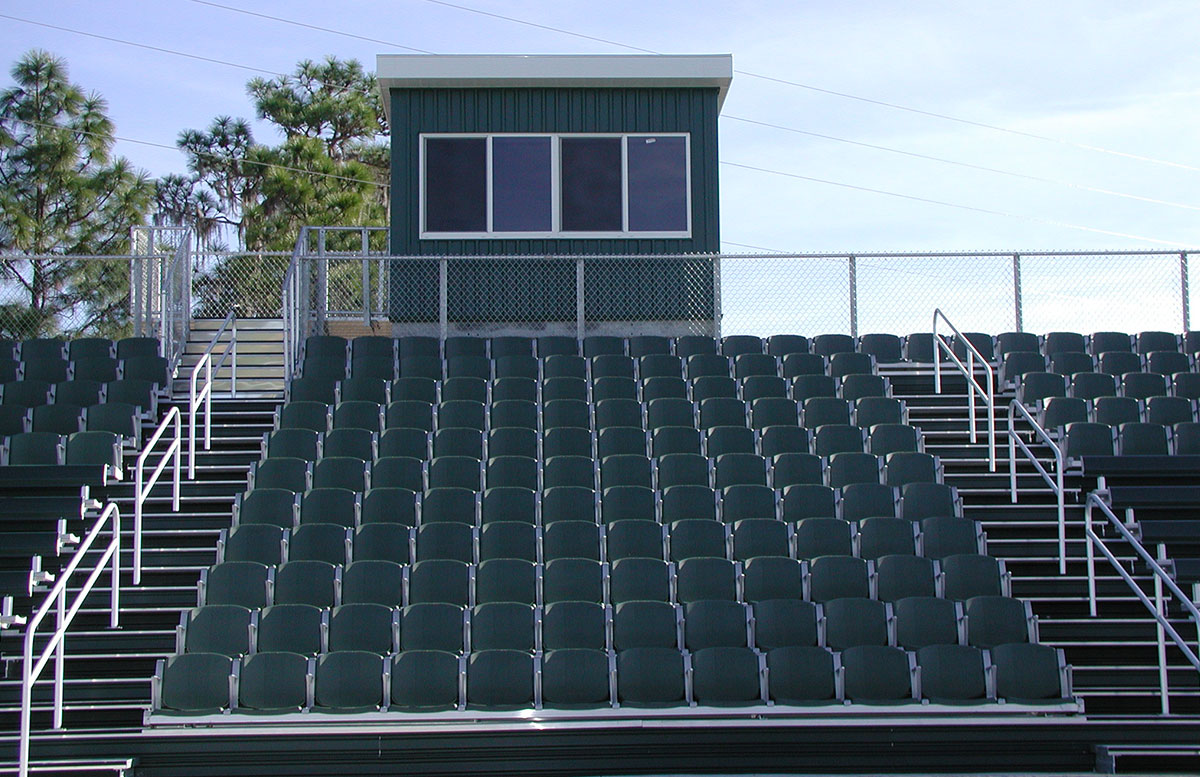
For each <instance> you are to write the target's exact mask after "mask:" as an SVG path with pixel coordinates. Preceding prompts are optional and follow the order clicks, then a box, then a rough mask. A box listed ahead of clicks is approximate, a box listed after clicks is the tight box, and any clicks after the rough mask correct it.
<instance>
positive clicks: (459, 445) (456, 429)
mask: <svg viewBox="0 0 1200 777" xmlns="http://www.w3.org/2000/svg"><path fill="white" fill-rule="evenodd" d="M433 456H434V459H438V458H441V457H443V456H463V457H467V458H472V459H475V460H476V461H482V460H483V432H481V431H480V430H478V429H471V428H468V427H463V426H451V427H442V428H440V429H438V430H437V431H436V432H434V433H433Z"/></svg>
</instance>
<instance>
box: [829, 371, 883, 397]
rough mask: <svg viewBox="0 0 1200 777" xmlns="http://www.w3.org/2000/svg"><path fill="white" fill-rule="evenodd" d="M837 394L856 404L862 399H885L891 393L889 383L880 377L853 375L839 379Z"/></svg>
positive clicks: (862, 374)
mask: <svg viewBox="0 0 1200 777" xmlns="http://www.w3.org/2000/svg"><path fill="white" fill-rule="evenodd" d="M838 393H839V395H840V396H841V397H842V399H845V400H847V401H848V402H857V401H858V400H859V399H862V398H863V397H886V396H890V395H891V393H892V385H891V382H890V381H889V380H888V379H887V378H885V377H883V376H882V375H871V374H866V373H855V374H852V375H847V376H845V377H844V378H842V379H841V382H840V383H839V385H838Z"/></svg>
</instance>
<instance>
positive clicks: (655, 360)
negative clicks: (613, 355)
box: [630, 342, 683, 382]
mask: <svg viewBox="0 0 1200 777" xmlns="http://www.w3.org/2000/svg"><path fill="white" fill-rule="evenodd" d="M630 344H631V345H632V342H631V343H630ZM634 358H636V359H637V373H638V377H639V378H640V379H641V380H642V381H643V382H645V381H647V380H650V379H651V378H683V359H680V358H679V357H678V356H676V355H674V354H672V353H670V352H656V353H649V354H643V355H642V356H640V357H634Z"/></svg>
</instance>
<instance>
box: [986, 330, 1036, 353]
mask: <svg viewBox="0 0 1200 777" xmlns="http://www.w3.org/2000/svg"><path fill="white" fill-rule="evenodd" d="M995 345H996V349H995V350H996V355H997V356H999V357H1001V358H1003V356H1004V354H1006V353H1009V352H1010V351H1040V350H1041V343H1040V342H1039V340H1038V336H1037V335H1035V334H1033V333H1032V332H1001V333H1000V334H998V335H996V339H995Z"/></svg>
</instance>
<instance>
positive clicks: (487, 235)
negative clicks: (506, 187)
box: [417, 132, 692, 240]
mask: <svg viewBox="0 0 1200 777" xmlns="http://www.w3.org/2000/svg"><path fill="white" fill-rule="evenodd" d="M455 138H463V139H478V138H483V139H485V140H486V141H487V143H486V153H485V162H484V164H485V165H486V170H485V172H484V179H485V193H486V206H485V210H486V217H487V218H486V230H485V231H483V232H431V231H429V230H428V229H426V221H427V219H426V186H425V184H426V151H425V143H426V140H428V139H437V140H442V139H455ZM495 138H550V230H549V231H545V232H542V231H537V232H500V231H496V230H495V229H494V228H493V226H492V219H493V217H494V213H493V210H494V208H493V173H494V162H493V151H492V143H493V140H494V139H495ZM576 138H579V139H585V138H620V140H621V229H620V230H619V231H611V232H603V231H601V232H597V231H588V232H582V231H579V232H576V231H564V230H563V228H562V210H563V203H562V188H563V187H562V140H563V139H576ZM630 138H683V139H684V144H683V151H684V161H683V164H684V209H685V212H686V216H687V228H686V229H684V230H682V231H675V230H671V231H662V230H658V231H632V230H630V229H629V140H630ZM418 149H419V151H418V168H417V178H418V181H417V183H418V195H417V197H418V209H417V210H418V212H417V219H418V227H419V239H421V240H584V239H587V240H597V239H598V240H620V239H646V240H653V239H688V238H691V237H692V141H691V133H690V132H422V133H419V134H418Z"/></svg>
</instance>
